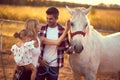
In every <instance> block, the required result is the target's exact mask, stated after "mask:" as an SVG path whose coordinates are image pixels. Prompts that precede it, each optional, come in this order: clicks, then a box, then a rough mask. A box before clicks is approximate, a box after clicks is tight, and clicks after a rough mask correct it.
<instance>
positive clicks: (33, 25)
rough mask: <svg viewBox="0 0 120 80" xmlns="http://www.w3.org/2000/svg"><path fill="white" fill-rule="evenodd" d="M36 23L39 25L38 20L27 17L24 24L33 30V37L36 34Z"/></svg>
mask: <svg viewBox="0 0 120 80" xmlns="http://www.w3.org/2000/svg"><path fill="white" fill-rule="evenodd" d="M38 25H39V21H38V20H37V19H28V20H27V21H26V24H25V28H26V29H28V30H30V31H32V32H33V38H34V39H35V38H36V36H37V31H38V30H37V29H38V28H37V27H38Z"/></svg>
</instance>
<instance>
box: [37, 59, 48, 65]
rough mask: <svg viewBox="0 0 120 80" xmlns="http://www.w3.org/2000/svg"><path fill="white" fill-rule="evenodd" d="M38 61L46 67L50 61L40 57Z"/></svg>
mask: <svg viewBox="0 0 120 80" xmlns="http://www.w3.org/2000/svg"><path fill="white" fill-rule="evenodd" d="M38 62H39V64H40V65H41V66H44V67H45V66H47V65H48V62H47V61H46V60H42V59H39V60H38Z"/></svg>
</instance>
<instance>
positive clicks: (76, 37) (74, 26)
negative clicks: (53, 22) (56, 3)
mask: <svg viewBox="0 0 120 80" xmlns="http://www.w3.org/2000/svg"><path fill="white" fill-rule="evenodd" d="M66 8H67V10H68V12H69V13H70V15H71V19H70V22H71V29H70V35H71V45H72V47H73V50H74V52H75V53H81V52H82V50H83V49H84V46H83V44H82V40H83V38H84V37H85V36H86V28H87V26H88V24H89V22H88V19H87V17H86V15H87V14H88V12H89V11H90V10H91V6H90V7H89V8H87V9H82V8H75V9H74V10H71V9H70V8H69V7H68V6H66Z"/></svg>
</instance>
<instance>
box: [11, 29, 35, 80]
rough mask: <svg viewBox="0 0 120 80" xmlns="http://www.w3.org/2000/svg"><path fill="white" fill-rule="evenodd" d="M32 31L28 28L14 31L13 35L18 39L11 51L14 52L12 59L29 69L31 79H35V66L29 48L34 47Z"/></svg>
mask: <svg viewBox="0 0 120 80" xmlns="http://www.w3.org/2000/svg"><path fill="white" fill-rule="evenodd" d="M32 36H33V33H32V32H31V31H30V30H27V29H23V30H22V31H20V32H19V33H15V34H14V37H15V38H19V39H20V41H19V42H17V43H16V44H14V45H13V46H12V48H11V51H12V52H13V53H14V60H15V62H16V64H17V65H18V66H23V67H24V68H25V69H26V70H31V71H32V74H31V80H35V77H36V67H35V66H34V65H33V64H32V53H31V50H32V49H33V48H34V44H35V41H33V40H32V38H31V37H32Z"/></svg>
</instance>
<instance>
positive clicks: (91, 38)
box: [85, 26, 102, 46]
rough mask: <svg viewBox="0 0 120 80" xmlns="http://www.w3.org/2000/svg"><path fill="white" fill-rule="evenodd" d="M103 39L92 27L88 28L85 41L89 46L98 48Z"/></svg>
mask: <svg viewBox="0 0 120 80" xmlns="http://www.w3.org/2000/svg"><path fill="white" fill-rule="evenodd" d="M101 39H102V36H101V34H100V33H99V32H98V31H96V30H95V29H94V28H93V27H92V26H88V29H87V33H86V37H85V41H86V44H89V45H91V46H94V44H95V46H96V44H97V43H100V42H101Z"/></svg>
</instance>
